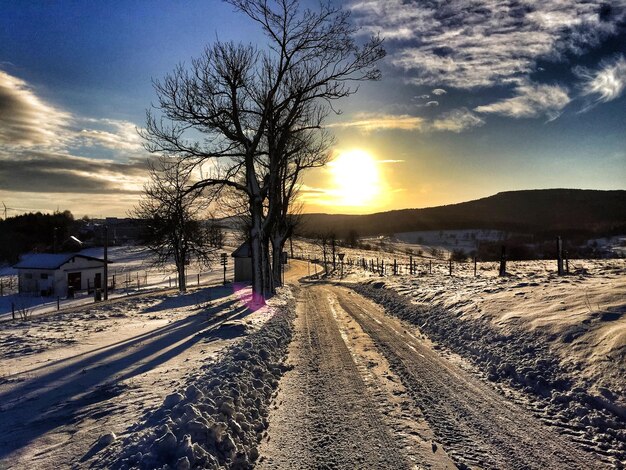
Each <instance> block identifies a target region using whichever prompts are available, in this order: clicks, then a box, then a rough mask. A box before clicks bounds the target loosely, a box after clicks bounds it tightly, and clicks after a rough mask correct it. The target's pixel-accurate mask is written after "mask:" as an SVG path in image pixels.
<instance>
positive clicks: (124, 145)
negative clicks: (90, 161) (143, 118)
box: [77, 119, 143, 152]
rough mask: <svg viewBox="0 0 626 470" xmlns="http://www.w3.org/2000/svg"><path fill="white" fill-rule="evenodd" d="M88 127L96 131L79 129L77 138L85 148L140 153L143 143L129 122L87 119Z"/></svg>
mask: <svg viewBox="0 0 626 470" xmlns="http://www.w3.org/2000/svg"><path fill="white" fill-rule="evenodd" d="M85 121H86V122H88V123H90V124H91V126H90V127H98V129H81V130H80V132H79V134H78V136H77V138H78V140H79V141H80V142H81V143H82V144H83V145H85V146H88V147H95V146H101V147H105V148H109V149H113V150H126V151H131V152H138V151H139V152H141V151H142V150H143V145H142V144H143V141H142V139H141V136H140V135H139V134H138V133H137V126H136V125H135V124H134V123H132V122H129V121H119V120H115V119H88V120H85Z"/></svg>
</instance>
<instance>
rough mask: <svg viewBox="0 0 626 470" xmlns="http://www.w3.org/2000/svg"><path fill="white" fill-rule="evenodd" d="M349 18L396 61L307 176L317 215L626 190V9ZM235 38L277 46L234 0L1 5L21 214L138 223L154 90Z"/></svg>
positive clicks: (622, 1) (4, 112) (422, 6)
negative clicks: (142, 133) (60, 213)
mask: <svg viewBox="0 0 626 470" xmlns="http://www.w3.org/2000/svg"><path fill="white" fill-rule="evenodd" d="M303 3H305V4H309V3H310V4H311V5H312V6H313V7H314V6H315V2H313V1H312V0H311V1H310V2H309V0H304V1H303ZM336 3H337V4H340V5H341V6H342V7H343V8H344V9H346V10H349V11H350V12H351V21H353V22H354V24H355V25H356V26H357V27H358V37H357V40H359V41H361V40H363V41H364V40H366V39H367V37H368V36H369V35H371V34H380V35H381V36H382V37H383V38H384V45H385V49H386V51H387V56H386V57H385V59H384V60H383V62H382V63H381V64H380V67H381V70H382V72H383V78H382V79H381V80H380V81H377V82H368V83H364V84H361V86H360V89H359V91H358V93H356V94H355V95H353V96H351V97H349V98H347V99H345V100H343V101H341V102H340V103H338V105H337V106H336V108H337V109H338V110H340V111H341V114H338V115H331V116H330V117H329V119H328V122H327V124H328V129H329V130H330V131H331V132H332V133H333V134H334V136H335V147H334V148H333V155H334V157H335V158H336V160H335V161H334V162H333V163H332V164H330V165H328V166H327V167H325V168H322V169H317V170H312V171H311V172H310V173H308V174H307V175H306V176H305V178H304V181H303V188H302V192H301V198H302V201H303V202H304V209H305V211H307V212H328V213H371V212H379V211H384V210H391V209H399V208H411V207H428V206H434V205H441V204H449V203H454V202H461V201H466V200H471V199H476V198H480V197H485V196H489V195H491V194H495V193H497V192H500V191H508V190H518V189H536V188H585V189H604V190H608V189H626V0H614V1H594V0H580V1H578V0H543V1H541V2H539V1H522V0H509V1H497V0H349V1H344V2H336ZM218 38H219V39H220V40H234V41H242V42H244V43H254V44H257V45H259V44H260V45H262V44H263V35H262V33H261V32H260V31H258V29H257V28H256V27H255V25H254V24H252V23H251V22H250V21H249V20H247V19H246V18H245V17H243V16H242V15H241V14H240V13H237V12H235V11H233V8H232V7H231V6H229V5H228V4H226V3H223V2H222V1H219V0H203V1H200V0H180V1H165V0H118V1H107V0H103V1H99V2H89V1H79V0H71V1H70V0H58V1H55V2H49V1H45V0H40V1H35V0H33V1H28V0H0V201H1V202H3V203H4V205H5V206H6V208H7V215H8V216H11V215H17V214H18V213H23V212H25V211H44V212H45V211H54V210H57V209H58V210H65V209H69V210H71V211H72V212H73V213H74V215H75V216H76V217H82V216H83V215H88V216H90V217H102V216H125V215H126V214H127V213H128V211H129V210H130V209H131V208H132V206H133V205H134V204H136V202H137V200H138V198H139V197H140V195H141V188H142V185H143V184H144V182H145V181H146V176H147V169H146V159H147V157H148V155H147V153H146V151H145V150H144V149H143V146H142V140H141V138H140V137H139V135H138V134H137V129H141V128H142V127H143V126H144V125H145V111H146V109H147V108H149V107H150V105H151V103H152V102H154V101H155V99H156V95H155V93H154V90H153V86H152V80H153V79H159V78H163V77H164V76H165V75H166V74H167V73H168V72H170V71H172V70H173V68H174V67H175V66H176V65H177V64H179V63H181V62H182V63H186V64H188V63H189V62H190V61H191V59H192V58H193V57H196V56H198V55H199V54H200V53H201V52H202V50H203V48H204V46H205V45H207V44H210V43H212V42H213V41H215V40H216V39H218ZM364 188H365V189H364ZM3 211H4V206H3V207H0V216H4V213H3Z"/></svg>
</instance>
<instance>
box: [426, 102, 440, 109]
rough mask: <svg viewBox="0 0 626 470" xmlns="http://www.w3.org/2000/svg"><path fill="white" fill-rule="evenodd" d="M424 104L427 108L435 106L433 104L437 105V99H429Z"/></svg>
mask: <svg viewBox="0 0 626 470" xmlns="http://www.w3.org/2000/svg"><path fill="white" fill-rule="evenodd" d="M424 106H426V107H427V108H432V107H435V106H439V101H429V102H428V103H426V104H425V105H424Z"/></svg>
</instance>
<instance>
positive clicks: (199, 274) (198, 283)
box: [198, 273, 200, 285]
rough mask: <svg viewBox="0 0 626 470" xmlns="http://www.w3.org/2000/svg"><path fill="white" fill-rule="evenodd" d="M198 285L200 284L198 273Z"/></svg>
mask: <svg viewBox="0 0 626 470" xmlns="http://www.w3.org/2000/svg"><path fill="white" fill-rule="evenodd" d="M198 285H200V273H198Z"/></svg>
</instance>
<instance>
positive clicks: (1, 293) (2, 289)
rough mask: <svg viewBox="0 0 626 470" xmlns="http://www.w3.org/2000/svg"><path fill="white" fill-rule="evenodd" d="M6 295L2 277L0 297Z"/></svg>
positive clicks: (0, 280)
mask: <svg viewBox="0 0 626 470" xmlns="http://www.w3.org/2000/svg"><path fill="white" fill-rule="evenodd" d="M3 295H4V281H3V280H2V279H0V297H2V296H3Z"/></svg>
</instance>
